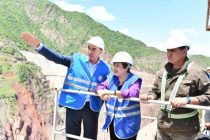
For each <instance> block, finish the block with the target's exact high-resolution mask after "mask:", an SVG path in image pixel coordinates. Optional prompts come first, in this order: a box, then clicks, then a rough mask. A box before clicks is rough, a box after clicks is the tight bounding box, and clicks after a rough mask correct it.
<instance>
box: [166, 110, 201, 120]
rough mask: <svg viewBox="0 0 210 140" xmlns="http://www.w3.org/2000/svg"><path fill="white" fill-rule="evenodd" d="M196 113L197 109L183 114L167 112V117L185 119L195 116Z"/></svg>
mask: <svg viewBox="0 0 210 140" xmlns="http://www.w3.org/2000/svg"><path fill="white" fill-rule="evenodd" d="M197 113H198V110H194V111H193V112H190V113H185V114H172V113H170V112H169V113H168V117H169V118H172V119H186V118H190V117H193V116H195V115H196V114H197Z"/></svg>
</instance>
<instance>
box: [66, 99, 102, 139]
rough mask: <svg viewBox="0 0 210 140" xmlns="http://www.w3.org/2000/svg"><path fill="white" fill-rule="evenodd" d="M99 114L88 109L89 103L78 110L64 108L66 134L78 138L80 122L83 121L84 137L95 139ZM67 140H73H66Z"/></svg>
mask: <svg viewBox="0 0 210 140" xmlns="http://www.w3.org/2000/svg"><path fill="white" fill-rule="evenodd" d="M98 116H99V112H94V111H92V110H91V109H90V106H89V103H88V102H87V103H86V104H85V106H84V107H83V108H82V109H80V110H74V109H70V108H66V133H68V134H73V135H77V136H80V133H81V122H82V120H83V127H84V135H83V136H84V137H85V138H90V139H94V140H96V139H97V133H98ZM66 139H67V140H75V139H73V138H66Z"/></svg>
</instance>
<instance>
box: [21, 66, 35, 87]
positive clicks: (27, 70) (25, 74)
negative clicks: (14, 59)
mask: <svg viewBox="0 0 210 140" xmlns="http://www.w3.org/2000/svg"><path fill="white" fill-rule="evenodd" d="M37 71H38V68H37V66H35V65H34V64H32V63H26V64H20V65H18V68H17V76H18V81H19V82H20V83H24V82H25V81H26V80H27V79H28V78H33V77H35V76H36V74H37Z"/></svg>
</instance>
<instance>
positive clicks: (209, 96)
mask: <svg viewBox="0 0 210 140" xmlns="http://www.w3.org/2000/svg"><path fill="white" fill-rule="evenodd" d="M197 83H198V84H197V93H198V96H195V97H196V98H197V99H198V100H199V105H209V104H210V83H209V79H208V77H207V73H206V72H205V71H202V72H200V73H199V75H198V80H197Z"/></svg>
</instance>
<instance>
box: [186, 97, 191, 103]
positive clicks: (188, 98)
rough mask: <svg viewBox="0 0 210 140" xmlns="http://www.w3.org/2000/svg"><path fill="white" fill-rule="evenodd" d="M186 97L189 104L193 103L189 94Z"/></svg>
mask: <svg viewBox="0 0 210 140" xmlns="http://www.w3.org/2000/svg"><path fill="white" fill-rule="evenodd" d="M185 99H186V101H187V104H190V103H191V98H190V97H189V96H187V97H186V98H185Z"/></svg>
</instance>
